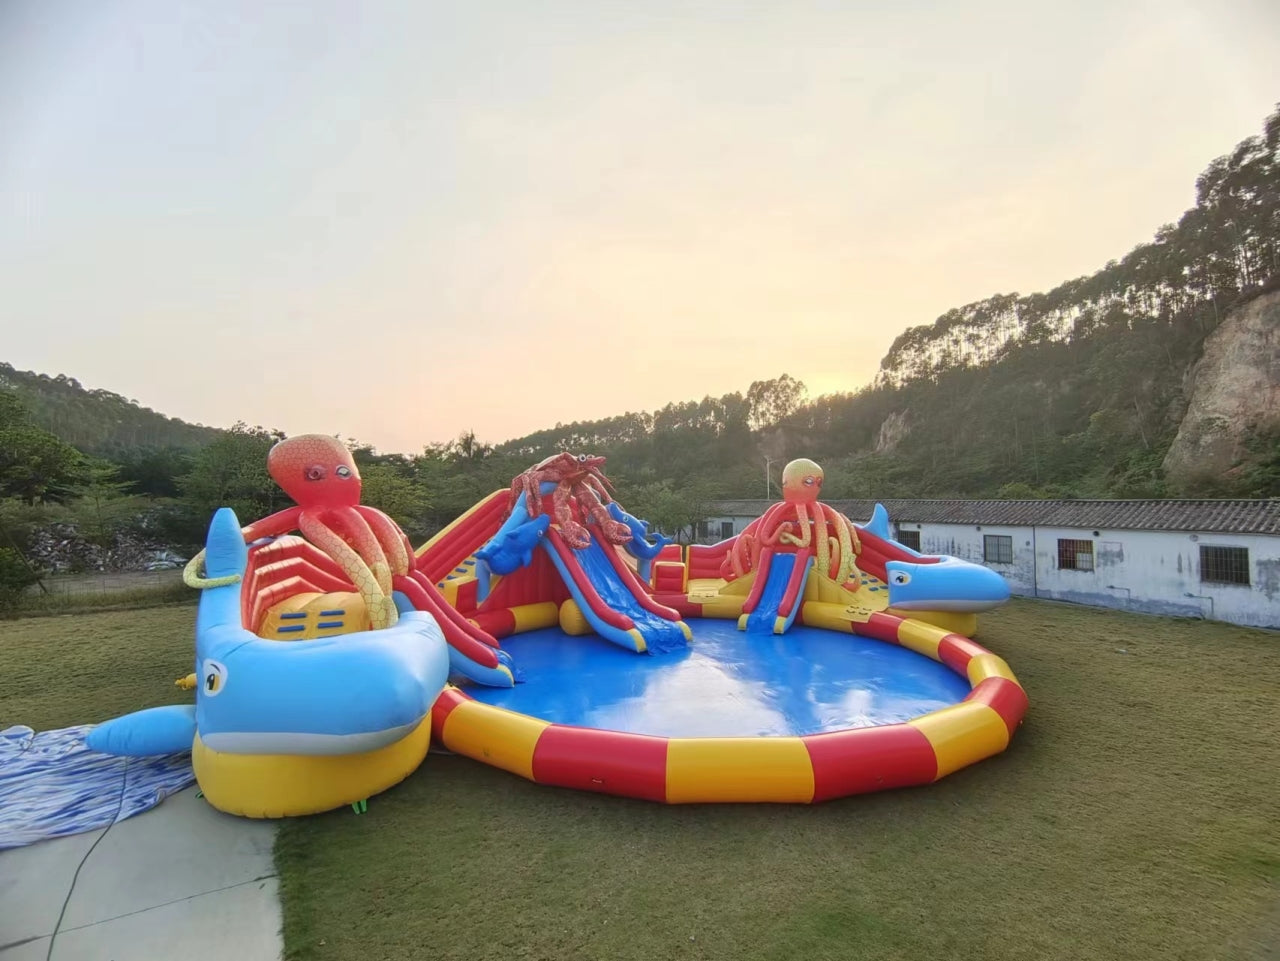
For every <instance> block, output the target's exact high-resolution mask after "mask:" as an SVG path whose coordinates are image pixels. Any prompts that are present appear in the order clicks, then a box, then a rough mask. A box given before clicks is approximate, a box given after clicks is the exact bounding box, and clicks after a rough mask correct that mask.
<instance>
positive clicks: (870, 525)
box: [863, 503, 893, 541]
mask: <svg viewBox="0 0 1280 961" xmlns="http://www.w3.org/2000/svg"><path fill="white" fill-rule="evenodd" d="M863 530H867V531H870V532H871V533H872V534H875V535H876V537H879V538H881V539H882V540H886V541H891V540H893V531H892V530H890V529H889V512H888V511H887V510H885V509H884V505H883V504H879V503H877V504H876V507H875V510H873V511H872V512H871V520H869V521H867V525H866V527H864V528H863Z"/></svg>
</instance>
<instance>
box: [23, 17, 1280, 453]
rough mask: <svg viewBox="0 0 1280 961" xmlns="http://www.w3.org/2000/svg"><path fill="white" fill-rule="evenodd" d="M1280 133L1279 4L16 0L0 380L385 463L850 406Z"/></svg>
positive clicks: (1132, 239)
mask: <svg viewBox="0 0 1280 961" xmlns="http://www.w3.org/2000/svg"><path fill="white" fill-rule="evenodd" d="M1277 102H1280V4H1276V3H1274V2H1273V0H1161V2H1149V0H1105V2H1104V0H1081V2H1079V3H1075V4H1060V3H1045V2H1041V3H1036V2H1028V0H972V2H969V3H965V4H955V3H949V2H944V0H901V2H898V3H895V4H889V3H884V2H876V3H870V2H862V0H831V2H817V0H789V2H787V3H759V2H752V0H737V2H732V3H730V2H718V0H707V2H695V3H690V2H674V0H646V2H644V3H628V4H622V3H613V2H604V0H581V2H568V0H548V2H545V3H536V4H535V3H528V2H526V0H475V2H461V0H457V2H452V3H444V2H426V0H410V2H404V3H390V2H369V3H362V4H354V3H349V2H326V0H312V2H305V3H304V2H297V3H274V4H262V3H259V2H257V0H221V2H219V3H214V4H211V3H198V4H197V3H190V2H187V0H167V2H162V0H150V2H129V0H101V2H96V3H48V2H46V0H0V360H3V361H5V362H7V363H10V364H12V365H14V366H15V367H17V368H18V369H20V370H35V371H38V372H42V373H46V374H50V375H54V374H59V373H61V374H66V375H67V376H69V377H74V378H76V379H77V380H79V381H80V382H81V383H82V384H83V385H84V386H85V387H86V388H90V389H93V388H103V389H106V390H111V391H114V392H116V393H119V394H122V395H124V396H125V397H128V398H133V399H136V400H137V401H138V402H139V403H141V404H143V405H144V406H147V407H151V408H153V409H155V410H158V411H161V412H163V413H165V414H168V415H170V416H175V417H180V418H182V419H184V420H188V421H191V422H194V423H203V424H207V425H211V426H218V427H226V426H230V425H231V424H232V423H234V422H235V421H238V420H240V421H245V422H247V423H249V424H251V425H261V426H264V427H269V428H277V429H280V430H284V431H285V432H286V433H289V434H296V433H304V432H311V431H315V432H322V433H328V434H337V435H340V436H343V437H352V438H356V439H358V440H360V441H362V442H364V443H369V444H373V445H375V446H376V447H377V448H378V449H379V450H382V451H384V452H404V453H414V452H417V451H419V450H421V448H422V447H423V446H424V445H425V444H427V443H432V442H440V441H447V440H449V439H451V438H453V437H456V436H457V435H458V434H460V433H462V432H463V431H467V430H473V431H475V433H476V434H477V435H478V436H479V438H480V439H481V440H484V441H488V442H491V443H499V442H501V441H503V440H507V439H510V438H513V437H518V436H521V435H523V434H526V433H529V432H531V431H533V430H537V429H541V428H545V427H552V426H554V425H555V424H556V423H560V422H563V423H569V422H571V421H575V420H588V419H595V418H600V417H607V416H611V415H614V414H619V413H623V412H625V411H638V410H655V409H657V408H660V407H662V406H663V405H665V404H666V403H668V402H670V401H680V400H690V399H699V398H701V397H703V396H705V395H708V394H710V395H712V396H719V395H721V394H724V393H727V392H731V391H745V390H746V389H747V387H748V386H749V385H750V384H751V382H752V381H755V380H761V379H769V378H772V377H777V376H779V375H780V374H782V373H788V374H790V375H791V376H793V377H796V378H798V379H800V380H802V381H803V382H804V383H805V384H806V385H807V386H808V388H809V393H810V395H811V396H817V395H820V394H824V393H833V392H840V391H853V390H857V389H859V388H860V387H862V386H864V385H866V384H867V383H869V382H870V381H871V380H872V379H873V378H874V376H875V372H876V370H877V369H878V366H879V362H880V359H881V357H883V356H884V354H885V352H886V351H887V349H888V347H889V345H890V344H891V343H892V342H893V340H894V338H895V337H897V336H898V334H900V333H901V332H902V331H904V330H906V329H907V328H909V327H912V326H916V325H919V324H928V323H932V321H933V320H934V319H935V318H936V317H938V316H939V315H941V314H942V313H944V312H946V311H947V310H949V309H951V308H953V307H958V306H961V305H963V304H966V303H970V302H973V301H976V300H980V299H982V298H984V297H987V296H990V295H992V294H995V293H1010V292H1017V293H1022V294H1028V293H1032V292H1035V291H1041V290H1048V289H1050V288H1052V287H1054V286H1055V285H1057V284H1058V283H1060V282H1061V281H1063V280H1067V279H1069V278H1073V277H1077V276H1081V275H1084V274H1088V273H1091V272H1093V271H1094V270H1096V269H1098V268H1099V267H1102V266H1103V265H1104V264H1105V263H1106V262H1107V261H1108V260H1110V259H1113V258H1119V257H1122V256H1124V254H1125V253H1127V252H1128V251H1129V250H1131V249H1132V248H1133V247H1134V246H1136V245H1137V244H1139V243H1142V242H1145V241H1149V240H1150V239H1151V237H1152V235H1153V234H1154V232H1155V231H1156V229H1157V228H1158V227H1159V226H1160V225H1162V224H1165V223H1169V222H1173V221H1176V220H1177V219H1178V217H1179V216H1180V215H1181V214H1182V212H1183V211H1184V210H1186V209H1187V208H1188V207H1190V206H1191V205H1193V204H1194V200H1195V193H1194V184H1195V178H1196V176H1197V175H1198V174H1199V173H1200V172H1201V171H1202V170H1203V169H1204V168H1205V166H1206V165H1207V164H1208V163H1209V162H1210V161H1211V160H1213V159H1214V158H1215V157H1217V156H1220V155H1221V154H1224V153H1226V152H1228V151H1229V150H1230V149H1231V148H1232V147H1234V146H1235V145H1236V144H1237V143H1238V142H1239V141H1240V140H1242V139H1244V138H1246V137H1249V136H1252V135H1254V134H1257V133H1259V132H1260V131H1261V129H1262V122H1263V120H1264V118H1265V117H1266V116H1267V115H1268V114H1269V113H1270V112H1271V111H1272V110H1273V109H1274V108H1275V106H1276V104H1277Z"/></svg>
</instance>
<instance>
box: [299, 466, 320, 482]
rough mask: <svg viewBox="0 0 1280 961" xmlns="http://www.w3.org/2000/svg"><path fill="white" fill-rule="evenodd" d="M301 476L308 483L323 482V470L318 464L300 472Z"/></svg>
mask: <svg viewBox="0 0 1280 961" xmlns="http://www.w3.org/2000/svg"><path fill="white" fill-rule="evenodd" d="M302 476H303V477H305V478H306V479H307V480H309V481H318V480H324V468H323V467H321V466H320V465H319V464H312V465H311V466H310V467H308V468H307V469H306V470H304V471H303V472H302Z"/></svg>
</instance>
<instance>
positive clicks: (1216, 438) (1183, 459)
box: [1164, 291, 1280, 493]
mask: <svg viewBox="0 0 1280 961" xmlns="http://www.w3.org/2000/svg"><path fill="white" fill-rule="evenodd" d="M1187 396H1188V404H1187V412H1186V415H1185V416H1184V417H1183V418H1182V424H1181V426H1180V427H1179V428H1178V436H1177V437H1176V438H1174V441H1173V444H1172V445H1170V447H1169V452H1168V453H1167V454H1166V455H1165V459H1164V469H1165V474H1166V476H1167V478H1168V480H1169V484H1170V487H1172V488H1173V490H1175V491H1178V492H1182V493H1190V492H1194V491H1195V489H1196V488H1197V486H1198V485H1199V484H1200V483H1201V482H1203V481H1205V480H1209V479H1220V478H1222V477H1224V476H1225V475H1227V474H1229V473H1230V472H1231V471H1232V470H1233V469H1235V468H1237V467H1238V465H1239V464H1240V462H1241V460H1242V458H1243V457H1244V456H1245V440H1246V439H1247V438H1248V437H1249V435H1250V434H1251V433H1253V432H1257V431H1263V430H1267V429H1272V428H1275V427H1276V426H1278V425H1280V291H1273V292H1270V293H1266V294H1262V295H1261V296H1259V297H1255V298H1254V299H1253V300H1251V301H1249V302H1247V303H1246V304H1244V305H1243V306H1241V307H1239V308H1237V309H1236V310H1234V311H1232V312H1231V313H1230V314H1229V315H1228V316H1227V318H1226V320H1224V321H1223V323H1222V326H1220V327H1219V328H1218V329H1217V330H1215V331H1214V332H1213V333H1212V334H1210V335H1209V337H1208V338H1206V339H1205V342H1204V355H1203V356H1202V357H1201V358H1200V360H1199V361H1198V362H1197V363H1196V365H1195V367H1193V368H1192V370H1191V374H1190V377H1189V383H1188V389H1187Z"/></svg>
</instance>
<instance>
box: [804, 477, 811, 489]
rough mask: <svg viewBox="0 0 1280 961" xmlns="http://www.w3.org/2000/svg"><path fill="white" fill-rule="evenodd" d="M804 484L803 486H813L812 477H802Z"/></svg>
mask: <svg viewBox="0 0 1280 961" xmlns="http://www.w3.org/2000/svg"><path fill="white" fill-rule="evenodd" d="M804 486H805V487H812V486H813V478H812V477H806V478H805V479H804Z"/></svg>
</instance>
